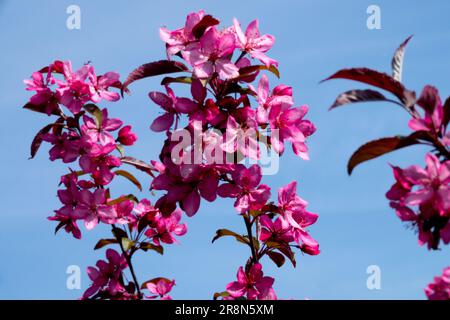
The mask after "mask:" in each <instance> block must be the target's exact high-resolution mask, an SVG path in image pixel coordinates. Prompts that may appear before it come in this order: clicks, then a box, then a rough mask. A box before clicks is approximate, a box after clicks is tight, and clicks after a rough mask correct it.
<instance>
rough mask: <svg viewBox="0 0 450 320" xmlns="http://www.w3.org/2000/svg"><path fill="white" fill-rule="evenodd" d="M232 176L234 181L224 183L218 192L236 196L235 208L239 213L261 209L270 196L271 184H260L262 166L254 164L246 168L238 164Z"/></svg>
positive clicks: (231, 196) (230, 196)
mask: <svg viewBox="0 0 450 320" xmlns="http://www.w3.org/2000/svg"><path fill="white" fill-rule="evenodd" d="M231 176H232V178H233V183H225V184H222V185H221V186H220V187H219V189H218V190H217V192H218V194H219V195H220V196H221V197H228V198H236V201H235V203H234V208H235V209H236V210H237V211H238V212H239V213H244V212H247V211H250V210H258V209H261V208H262V207H263V205H264V204H265V203H266V202H267V200H268V199H269V197H270V188H269V186H267V185H265V184H260V182H261V178H262V172H261V167H260V166H258V165H256V164H254V165H252V166H251V167H250V168H246V167H245V166H244V165H242V164H237V165H236V166H235V168H234V171H233V172H232V173H231Z"/></svg>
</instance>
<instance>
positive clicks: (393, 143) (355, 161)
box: [347, 131, 429, 175]
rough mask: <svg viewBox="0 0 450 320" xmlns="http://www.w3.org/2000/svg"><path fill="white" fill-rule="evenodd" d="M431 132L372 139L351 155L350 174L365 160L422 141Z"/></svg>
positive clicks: (348, 170)
mask: <svg viewBox="0 0 450 320" xmlns="http://www.w3.org/2000/svg"><path fill="white" fill-rule="evenodd" d="M428 139H429V134H428V133H427V132H425V131H417V132H414V133H412V134H410V135H409V136H396V137H389V138H381V139H378V140H374V141H370V142H368V143H366V144H364V145H362V146H361V147H359V149H358V150H356V152H355V153H353V155H352V156H351V158H350V160H349V161H348V164H347V172H348V174H349V175H350V174H352V171H353V169H354V168H355V167H356V166H357V165H359V164H360V163H363V162H365V161H368V160H371V159H374V158H377V157H379V156H382V155H384V154H386V153H389V152H392V151H395V150H398V149H401V148H404V147H408V146H411V145H414V144H419V143H421V142H420V140H428Z"/></svg>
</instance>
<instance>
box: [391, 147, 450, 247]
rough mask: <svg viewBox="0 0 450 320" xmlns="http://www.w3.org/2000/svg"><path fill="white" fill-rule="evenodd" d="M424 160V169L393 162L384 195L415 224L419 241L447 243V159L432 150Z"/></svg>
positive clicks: (449, 188)
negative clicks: (392, 181) (389, 179)
mask: <svg viewBox="0 0 450 320" xmlns="http://www.w3.org/2000/svg"><path fill="white" fill-rule="evenodd" d="M425 162H426V164H427V166H426V168H425V169H422V168H421V167H419V166H410V167H408V168H405V169H401V168H399V167H395V166H394V167H393V172H394V177H395V180H396V183H395V184H394V185H393V186H392V187H391V189H390V190H389V191H388V192H387V193H386V197H387V198H388V199H389V200H391V202H390V205H391V207H392V208H393V209H395V210H396V212H397V216H398V217H399V218H400V219H401V220H402V221H409V222H411V223H413V224H414V225H415V226H416V227H417V228H418V231H419V244H420V245H423V244H427V245H428V248H429V249H437V248H438V245H439V242H440V240H442V241H443V242H444V244H448V243H450V223H449V219H450V207H449V203H448V201H449V200H448V199H449V198H450V160H447V161H444V162H440V161H439V159H438V158H437V157H436V156H435V155H434V154H432V153H428V154H427V155H426V158H425ZM415 207H417V209H416V210H415Z"/></svg>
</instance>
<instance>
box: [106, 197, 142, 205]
mask: <svg viewBox="0 0 450 320" xmlns="http://www.w3.org/2000/svg"><path fill="white" fill-rule="evenodd" d="M125 200H131V201H133V202H135V203H138V202H139V200H138V198H136V196H134V195H132V194H129V195H127V196H120V197H118V198H116V199H113V200H110V201H108V202H107V205H109V206H113V205H115V204H118V203H121V202H123V201H125Z"/></svg>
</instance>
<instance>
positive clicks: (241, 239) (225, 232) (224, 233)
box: [212, 229, 249, 244]
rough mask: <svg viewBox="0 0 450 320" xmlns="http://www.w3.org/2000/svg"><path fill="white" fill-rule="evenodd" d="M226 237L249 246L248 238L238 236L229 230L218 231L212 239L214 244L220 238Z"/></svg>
mask: <svg viewBox="0 0 450 320" xmlns="http://www.w3.org/2000/svg"><path fill="white" fill-rule="evenodd" d="M225 236H231V237H233V238H235V239H236V240H237V241H239V242H241V243H245V244H249V240H248V239H247V238H245V237H244V236H242V235H240V234H237V233H236V232H234V231H231V230H228V229H219V230H217V231H216V235H215V236H214V238H213V239H212V242H214V241H216V240H217V239H219V238H222V237H225Z"/></svg>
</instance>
